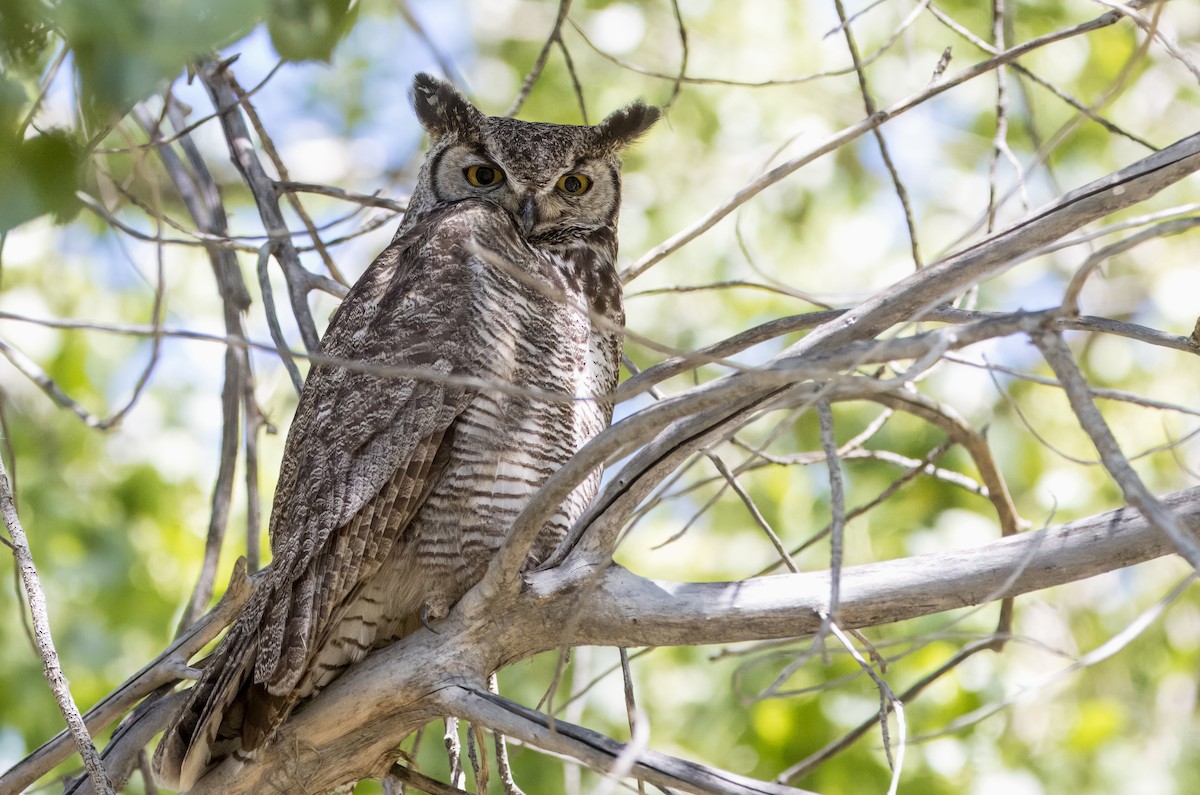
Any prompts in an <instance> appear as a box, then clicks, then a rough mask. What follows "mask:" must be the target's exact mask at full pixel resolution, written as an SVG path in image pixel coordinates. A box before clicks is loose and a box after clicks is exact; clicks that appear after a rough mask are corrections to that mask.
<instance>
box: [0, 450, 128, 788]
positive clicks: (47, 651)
mask: <svg viewBox="0 0 1200 795" xmlns="http://www.w3.org/2000/svg"><path fill="white" fill-rule="evenodd" d="M0 515H3V517H4V527H5V528H6V529H7V530H8V537H9V538H10V539H11V540H12V549H13V554H14V555H15V556H16V558H17V568H18V569H20V572H21V583H22V584H23V585H24V586H25V596H26V598H27V599H28V600H29V613H30V615H31V616H32V618H33V634H34V638H35V639H36V641H37V648H38V654H39V655H41V658H42V671H43V673H44V674H45V676H46V682H47V684H49V685H50V692H51V693H53V694H54V700H55V701H57V702H58V708H59V710H60V711H61V712H62V714H63V718H64V719H65V720H66V721H67V730H68V731H69V732H70V735H71V739H72V740H74V741H75V747H76V748H77V749H78V751H79V755H80V756H81V757H83V764H84V767H86V768H87V774H88V778H89V779H91V781H92V784H93V786H94V787H95V789H96V791H98V792H102V793H105V795H112V791H113V789H112V784H110V783H109V781H108V776H107V775H106V774H105V772H104V765H103V764H101V762H100V755H99V754H97V753H96V746H95V745H93V744H92V737H91V735H90V734H88V730H87V726H86V725H85V724H84V722H83V717H82V716H81V715H80V714H79V707H77V706H75V699H74V698H72V696H71V689H70V687H69V686H68V685H67V677H66V676H64V675H63V672H62V666H61V665H60V664H59V662H58V652H57V651H56V650H55V648H54V639H53V638H52V637H50V616H49V614H48V613H47V611H46V593H45V591H43V590H42V583H41V580H40V579H38V573H37V567H36V566H34V565H33V553H32V552H30V550H29V540H28V539H27V538H26V537H25V529H24V528H23V527H21V520H20V519H19V518H18V517H17V506H16V504H15V503H14V502H13V493H12V488H11V487H10V486H9V484H8V472H7V471H6V470H5V469H4V461H3V460H2V459H0Z"/></svg>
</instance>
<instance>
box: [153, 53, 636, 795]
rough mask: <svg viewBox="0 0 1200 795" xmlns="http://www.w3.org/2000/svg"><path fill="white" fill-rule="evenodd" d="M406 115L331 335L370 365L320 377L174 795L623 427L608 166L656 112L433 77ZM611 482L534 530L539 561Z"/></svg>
mask: <svg viewBox="0 0 1200 795" xmlns="http://www.w3.org/2000/svg"><path fill="white" fill-rule="evenodd" d="M412 102H413V106H414V108H415V110H416V114H417V117H418V118H419V119H420V122H421V125H422V126H423V127H424V128H425V130H426V131H427V132H428V133H429V135H430V138H431V139H432V146H431V148H430V150H429V152H428V154H427V156H426V158H425V161H424V164H423V165H422V166H421V170H420V174H419V176H418V179H417V185H416V189H415V190H414V192H413V195H412V199H411V201H410V204H409V208H408V212H407V213H406V214H405V217H404V220H403V222H402V223H401V225H400V229H399V231H398V232H397V233H396V236H395V238H394V239H393V240H392V243H391V244H390V245H389V246H388V247H387V248H386V249H385V250H384V251H383V253H382V254H380V255H379V257H378V258H377V259H376V260H375V262H374V263H373V264H372V265H371V267H370V268H368V269H367V271H366V272H365V273H364V274H363V276H362V278H361V279H359V281H358V283H357V284H355V286H354V288H353V289H352V290H351V291H350V293H349V295H347V296H346V299H345V301H344V302H343V303H342V305H341V307H339V308H338V310H337V312H335V313H334V315H333V318H332V320H331V321H330V324H329V329H328V331H327V332H326V334H325V338H324V340H323V341H322V343H321V353H322V354H324V355H325V356H327V357H334V358H336V359H338V360H342V361H351V362H361V363H365V364H366V365H367V367H358V368H356V367H353V366H342V365H338V364H331V363H326V364H316V365H315V366H314V367H313V368H312V371H311V372H310V373H309V376H308V381H307V382H306V383H305V385H304V391H303V393H302V394H301V396H300V404H299V406H298V408H297V410H296V416H295V419H294V420H293V422H292V426H291V430H290V431H289V433H288V439H287V444H286V448H285V450H284V458H283V467H282V470H281V472H280V476H279V483H278V486H277V489H276V492H275V501H274V506H273V510H272V514H271V526H270V530H271V551H272V555H273V560H272V563H271V566H270V568H269V570H268V572H267V573H266V577H265V580H264V581H263V582H261V583H260V585H259V586H258V588H257V589H256V591H255V593H254V596H253V598H252V599H251V601H250V603H249V604H248V605H247V607H246V609H245V611H244V612H243V614H242V615H241V616H240V617H239V619H238V620H237V622H236V623H235V624H234V626H233V628H232V629H231V630H230V631H229V633H228V635H227V636H226V638H225V639H224V641H222V643H221V645H220V646H219V647H218V649H217V650H216V651H215V652H214V653H213V654H212V656H211V657H210V658H209V660H208V663H207V665H206V666H205V668H204V672H203V675H202V676H201V678H200V680H199V681H198V682H197V684H196V685H195V687H193V688H192V691H191V695H190V697H189V699H188V701H187V703H186V705H185V706H184V708H183V709H182V710H181V711H180V713H179V714H178V715H177V717H176V718H175V720H174V721H173V722H172V723H171V725H170V726H169V727H168V729H167V731H166V734H165V735H164V737H163V740H162V742H161V743H160V744H159V747H158V750H157V751H156V753H155V757H154V762H155V769H156V771H157V772H158V775H159V777H160V778H161V780H162V781H163V782H164V783H165V784H167V785H169V786H172V787H175V788H177V789H179V788H183V789H186V788H189V787H191V786H192V785H193V784H194V783H195V782H196V780H197V779H198V778H199V777H200V776H201V775H202V774H203V773H204V772H205V770H206V769H207V768H208V767H209V766H210V765H212V764H213V763H214V762H215V761H217V760H219V759H221V758H223V757H226V756H229V755H230V754H233V755H235V756H243V757H244V756H246V755H248V754H251V753H252V752H253V751H254V749H255V748H258V747H259V746H260V745H262V744H263V743H264V742H266V741H267V740H268V739H269V738H270V737H271V735H272V734H273V732H274V731H275V730H276V729H277V728H278V726H279V725H280V723H282V722H283V720H284V719H285V718H286V717H287V716H288V714H289V713H290V712H291V711H292V709H293V707H294V706H295V705H296V704H297V703H298V702H299V701H300V700H302V699H305V698H308V697H310V696H311V695H313V694H314V693H315V692H316V691H318V690H320V689H321V688H322V687H323V686H325V685H326V684H328V683H329V682H330V681H331V680H332V679H334V678H335V677H337V676H338V675H339V674H340V673H341V672H342V671H343V670H344V669H345V668H347V667H348V666H350V665H352V664H353V663H355V662H357V661H358V660H360V659H362V658H363V657H364V656H365V655H366V654H367V653H368V652H369V651H371V650H372V649H375V648H379V647H380V646H384V645H386V644H388V643H390V642H392V641H394V640H395V639H397V638H400V637H402V636H404V635H406V634H408V633H410V632H413V631H415V630H416V629H417V628H418V627H419V626H420V624H421V622H422V621H434V620H437V619H438V618H440V617H442V616H444V615H445V614H446V612H447V611H448V610H449V609H450V607H451V606H453V604H454V603H455V602H456V601H457V600H458V599H459V598H460V597H461V596H462V595H463V594H464V593H466V591H467V590H468V589H469V588H470V587H471V586H472V585H473V584H474V583H475V582H477V581H478V580H479V578H480V577H481V576H482V575H483V572H484V570H485V569H486V566H487V563H488V561H489V560H490V559H491V556H492V555H493V554H494V552H495V551H496V549H497V548H498V547H499V546H500V544H501V542H502V541H503V538H504V535H505V533H506V531H507V530H508V528H509V527H510V525H511V524H512V521H513V519H514V518H516V516H517V514H518V513H519V512H520V511H521V509H522V508H523V507H524V505H525V504H526V503H527V501H528V500H529V498H530V496H531V495H532V494H533V493H534V492H535V491H536V490H537V489H538V488H539V487H540V486H541V485H542V484H543V483H544V482H545V481H546V479H547V478H548V477H549V476H550V475H551V474H553V473H554V472H555V471H556V470H557V469H558V468H559V467H561V466H562V465H563V464H564V463H565V462H566V461H567V460H568V459H569V458H570V457H571V456H572V455H573V454H574V453H575V452H577V451H578V450H579V449H580V447H582V446H583V444H584V443H585V442H587V441H588V440H589V439H590V438H592V437H593V436H595V435H596V434H597V433H599V432H600V431H601V430H603V429H604V427H605V426H607V425H608V422H609V420H610V419H611V416H612V402H611V395H612V392H613V389H614V387H615V386H616V381H617V369H618V360H619V356H620V349H621V336H620V328H621V325H622V323H623V322H624V312H623V310H622V306H621V288H620V283H619V281H618V279H617V275H616V271H615V269H614V262H615V260H616V255H617V233H616V226H617V211H618V208H619V205H620V200H621V178H620V170H619V169H620V160H619V153H620V152H621V150H622V149H623V148H624V147H625V146H627V145H628V144H630V143H631V142H632V141H633V140H634V139H636V138H637V137H638V136H639V135H640V134H642V133H643V132H645V131H646V129H647V128H649V127H650V125H652V124H653V123H654V122H655V120H656V119H657V118H658V110H657V109H656V108H653V107H649V106H646V105H644V104H642V103H640V102H635V103H634V104H632V105H629V106H628V107H626V108H624V109H622V110H619V111H616V112H615V113H613V114H612V115H610V116H608V117H607V118H606V119H604V121H602V122H600V123H599V124H598V125H596V126H594V127H588V126H582V127H575V126H566V125H558V124H541V123H531V122H523V121H516V120H514V119H509V118H501V117H490V116H486V115H484V114H483V113H481V112H480V111H479V110H478V109H476V108H475V107H474V106H473V105H471V103H470V102H468V101H467V100H466V99H465V98H464V97H463V96H462V95H461V94H459V93H458V92H457V91H455V89H454V88H453V87H452V86H450V85H449V84H448V83H445V82H442V81H440V80H437V79H435V78H433V77H430V76H428V75H424V74H422V75H417V77H416V79H415V80H414V83H413V91H412ZM388 368H391V369H392V372H390V373H389V372H384V371H386V370H387V369H388ZM462 376H466V377H467V378H462ZM491 384H494V385H495V388H492V387H491V386H489V385H491ZM599 479H600V472H599V471H596V472H594V473H592V475H591V477H590V478H589V479H588V480H587V481H586V482H584V483H583V484H581V485H580V486H579V487H578V488H577V489H575V491H574V492H573V493H572V494H571V495H570V497H569V498H568V499H567V500H566V502H565V503H564V504H563V505H562V506H561V508H560V509H559V511H558V512H557V514H555V516H554V517H553V518H552V519H551V520H550V521H549V522H548V523H547V524H546V526H545V527H544V528H543V529H542V530H541V533H540V535H539V536H538V539H537V543H536V545H535V547H534V549H533V552H532V555H531V560H530V564H536V563H537V562H539V561H540V560H543V559H545V558H546V556H548V555H549V553H550V552H551V551H552V550H553V549H554V547H555V545H556V543H557V542H558V541H559V540H560V539H561V538H562V537H563V535H564V533H565V532H566V530H567V529H568V528H569V527H570V526H571V524H572V523H573V522H574V521H575V520H576V519H577V518H578V517H579V516H580V514H581V513H582V511H583V509H584V507H585V506H586V505H587V503H588V502H589V501H590V500H591V499H592V497H593V496H594V495H595V492H596V488H597V486H598V483H599Z"/></svg>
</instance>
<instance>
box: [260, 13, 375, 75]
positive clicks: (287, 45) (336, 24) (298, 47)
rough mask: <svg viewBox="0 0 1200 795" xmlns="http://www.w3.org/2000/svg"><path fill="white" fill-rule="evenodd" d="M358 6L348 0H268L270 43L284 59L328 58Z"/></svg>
mask: <svg viewBox="0 0 1200 795" xmlns="http://www.w3.org/2000/svg"><path fill="white" fill-rule="evenodd" d="M357 9H358V6H357V5H355V6H354V7H353V8H351V0H270V6H269V12H270V13H269V14H268V16H267V30H269V31H270V32H271V44H273V45H274V46H275V51H276V52H277V53H279V56H280V57H281V58H283V59H284V60H286V61H329V60H330V59H331V58H332V57H333V49H334V47H336V46H337V44H338V42H339V41H341V40H342V38H343V37H345V35H346V34H347V33H349V32H350V28H351V27H352V26H353V23H354V19H355V17H356V16H357Z"/></svg>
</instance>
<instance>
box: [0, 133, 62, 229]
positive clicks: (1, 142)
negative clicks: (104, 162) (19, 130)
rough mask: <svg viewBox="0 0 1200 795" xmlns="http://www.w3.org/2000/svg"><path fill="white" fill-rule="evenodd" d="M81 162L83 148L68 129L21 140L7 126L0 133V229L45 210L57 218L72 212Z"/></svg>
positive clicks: (10, 226)
mask: <svg viewBox="0 0 1200 795" xmlns="http://www.w3.org/2000/svg"><path fill="white" fill-rule="evenodd" d="M81 166H82V150H81V149H80V147H79V145H78V142H77V141H76V140H75V139H74V137H73V136H71V135H70V134H69V133H66V132H63V131H58V130H55V131H50V132H46V133H43V134H41V135H37V136H34V137H32V138H26V139H25V140H23V141H19V140H17V139H16V136H15V135H14V134H13V133H12V132H11V131H10V130H8V129H6V130H4V131H3V132H2V133H0V185H4V201H2V202H0V232H7V231H8V230H9V229H12V228H13V227H15V226H17V225H19V224H23V223H25V222H26V221H29V220H32V219H34V218H37V217H38V216H39V215H44V214H45V213H53V214H54V215H55V217H56V218H57V219H58V220H66V219H67V218H70V217H71V216H73V215H74V214H75V213H76V212H77V211H78V209H79V202H78V200H77V199H76V198H75V187H76V185H77V183H78V181H79V175H80V171H81Z"/></svg>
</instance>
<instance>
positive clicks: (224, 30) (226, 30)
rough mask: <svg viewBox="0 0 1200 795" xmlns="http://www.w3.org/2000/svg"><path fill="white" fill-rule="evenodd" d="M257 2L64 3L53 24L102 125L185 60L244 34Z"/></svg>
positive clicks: (90, 110) (89, 108) (257, 13)
mask: <svg viewBox="0 0 1200 795" xmlns="http://www.w3.org/2000/svg"><path fill="white" fill-rule="evenodd" d="M262 4H263V3H262V0H211V2H205V3H190V2H185V1H184V0H165V1H164V2H153V0H132V1H131V2H115V1H114V0H68V2H63V3H61V4H59V5H58V6H56V7H55V8H54V12H53V13H54V22H55V24H56V25H57V26H58V27H59V28H60V29H61V30H62V32H63V34H64V35H65V36H66V39H67V44H68V46H69V47H70V48H71V51H72V53H73V54H74V57H75V68H76V69H77V70H78V71H79V77H80V84H81V89H82V93H83V96H82V104H83V107H84V109H85V111H86V112H87V114H88V115H89V117H90V119H89V120H90V121H92V122H95V123H100V124H107V123H109V122H111V121H112V120H113V116H114V115H124V112H125V111H126V110H127V109H128V107H129V106H130V105H132V104H133V103H134V102H137V101H138V100H140V99H143V98H145V97H146V96H149V95H150V94H151V93H153V92H154V91H155V90H156V89H157V88H158V86H159V85H160V84H161V83H162V81H164V80H165V79H167V78H170V77H173V76H175V75H176V74H178V73H179V71H180V70H181V69H183V67H184V65H186V64H187V63H188V62H189V61H191V60H193V59H195V58H197V57H199V56H202V55H206V54H208V53H211V52H213V51H214V50H216V49H217V48H219V47H221V46H223V45H226V44H230V43H231V42H233V41H235V40H237V39H239V38H241V37H242V36H245V35H246V34H247V33H249V32H250V30H251V29H252V28H253V26H254V24H255V23H256V22H257V21H258V20H259V19H260V18H261V16H262Z"/></svg>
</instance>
